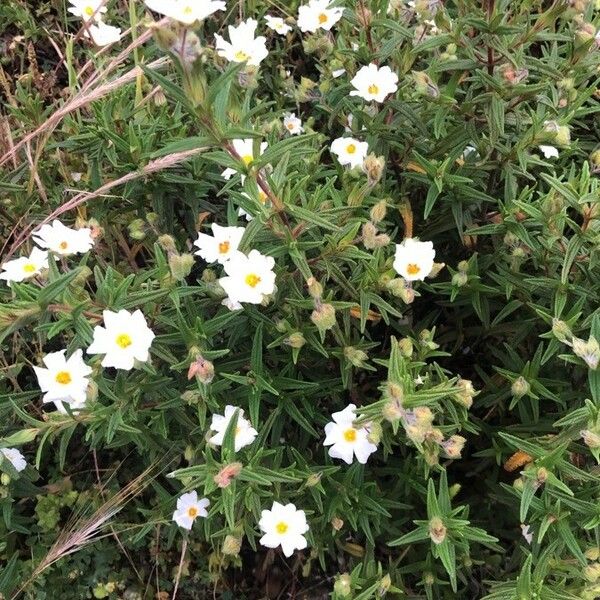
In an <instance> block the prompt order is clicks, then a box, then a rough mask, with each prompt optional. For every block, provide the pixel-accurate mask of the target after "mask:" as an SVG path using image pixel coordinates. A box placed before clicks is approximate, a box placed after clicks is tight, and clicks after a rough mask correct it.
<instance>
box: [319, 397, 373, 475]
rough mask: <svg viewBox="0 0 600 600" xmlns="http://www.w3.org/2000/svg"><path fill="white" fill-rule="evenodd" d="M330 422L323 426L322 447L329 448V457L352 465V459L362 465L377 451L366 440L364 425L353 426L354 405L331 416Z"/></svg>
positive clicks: (366, 433)
mask: <svg viewBox="0 0 600 600" xmlns="http://www.w3.org/2000/svg"><path fill="white" fill-rule="evenodd" d="M331 418H332V419H333V421H332V422H330V423H327V425H325V436H326V437H325V441H324V442H323V445H324V446H331V448H329V456H331V457H332V458H340V459H342V460H343V461H344V462H345V463H347V464H349V465H350V464H352V461H353V460H354V457H355V456H356V460H357V461H358V462H359V463H360V464H362V465H364V464H366V462H367V460H368V458H369V456H370V455H371V454H373V452H376V451H377V446H376V445H375V444H373V443H371V442H370V441H369V440H368V436H369V429H368V427H367V426H366V425H360V426H355V425H354V421H355V420H356V405H354V404H349V405H348V406H347V407H346V408H345V409H344V410H342V411H340V412H335V413H333V414H332V415H331Z"/></svg>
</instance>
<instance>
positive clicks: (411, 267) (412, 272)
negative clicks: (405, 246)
mask: <svg viewBox="0 0 600 600" xmlns="http://www.w3.org/2000/svg"><path fill="white" fill-rule="evenodd" d="M420 270H421V267H419V265H415V264H414V263H410V264H409V265H408V266H407V267H406V271H407V272H408V274H409V275H416V274H417V273H418V272H419V271H420Z"/></svg>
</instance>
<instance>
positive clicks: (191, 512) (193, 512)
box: [188, 506, 198, 519]
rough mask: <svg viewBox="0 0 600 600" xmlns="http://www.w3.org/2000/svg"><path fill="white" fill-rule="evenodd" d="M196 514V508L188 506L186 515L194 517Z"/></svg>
mask: <svg viewBox="0 0 600 600" xmlns="http://www.w3.org/2000/svg"><path fill="white" fill-rule="evenodd" d="M197 516H198V509H197V508H196V507H195V506H190V507H189V508H188V517H190V519H195V518H196V517H197Z"/></svg>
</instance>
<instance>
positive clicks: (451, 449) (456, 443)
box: [441, 435, 467, 459]
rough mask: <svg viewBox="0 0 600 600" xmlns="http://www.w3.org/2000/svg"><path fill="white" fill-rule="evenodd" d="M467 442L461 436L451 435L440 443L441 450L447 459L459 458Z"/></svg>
mask: <svg viewBox="0 0 600 600" xmlns="http://www.w3.org/2000/svg"><path fill="white" fill-rule="evenodd" d="M466 441H467V440H466V439H465V438H464V437H462V436H461V435H452V436H450V437H449V438H448V439H447V440H446V441H444V442H442V443H441V446H442V449H443V451H444V453H445V454H446V456H447V457H448V458H452V459H456V458H460V455H461V452H462V450H463V448H464V446H465V442H466Z"/></svg>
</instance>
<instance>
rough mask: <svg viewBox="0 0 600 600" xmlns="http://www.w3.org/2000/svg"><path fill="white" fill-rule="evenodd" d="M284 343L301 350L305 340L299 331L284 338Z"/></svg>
mask: <svg viewBox="0 0 600 600" xmlns="http://www.w3.org/2000/svg"><path fill="white" fill-rule="evenodd" d="M285 343H286V344H287V345H288V346H290V347H291V348H302V346H304V344H306V339H305V338H304V336H303V335H302V334H301V333H300V332H299V331H296V332H295V333H292V334H291V335H290V336H289V337H288V338H286V340H285Z"/></svg>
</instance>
